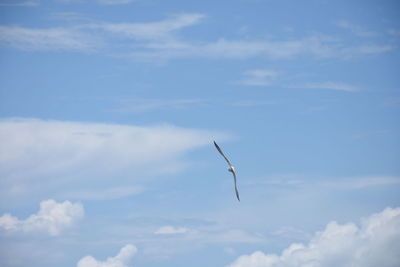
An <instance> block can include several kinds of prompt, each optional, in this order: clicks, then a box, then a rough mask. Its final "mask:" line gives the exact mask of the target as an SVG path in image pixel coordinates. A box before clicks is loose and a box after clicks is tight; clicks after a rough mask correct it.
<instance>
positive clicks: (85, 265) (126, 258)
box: [76, 244, 138, 267]
mask: <svg viewBox="0 0 400 267" xmlns="http://www.w3.org/2000/svg"><path fill="white" fill-rule="evenodd" d="M137 251H138V250H137V248H136V247H135V246H134V245H132V244H128V245H125V246H124V247H123V248H121V250H120V251H119V252H118V254H117V255H116V256H115V257H109V258H107V259H106V260H105V261H99V260H96V259H95V258H94V257H92V256H85V257H83V258H82V259H80V260H79V262H78V264H77V265H76V266H77V267H100V266H101V267H128V266H131V264H130V263H131V261H132V258H133V256H135V254H136V253H137Z"/></svg>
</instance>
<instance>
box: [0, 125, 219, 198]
mask: <svg viewBox="0 0 400 267" xmlns="http://www.w3.org/2000/svg"><path fill="white" fill-rule="evenodd" d="M217 137H218V138H221V139H224V138H226V137H227V135H225V134H222V133H219V132H212V131H206V130H197V129H187V128H180V127H175V126H172V125H160V126H148V127H141V126H132V125H118V124H104V123H83V122H68V121H51V120H50V121H48V120H39V119H3V120H0V146H1V147H2V149H1V152H0V175H1V177H2V179H1V181H0V184H1V186H0V191H1V194H0V198H1V199H3V200H4V199H7V200H8V201H9V202H10V201H11V202H12V201H13V200H15V201H19V200H20V199H21V198H23V197H28V196H31V195H32V194H37V193H43V192H48V193H51V192H52V194H56V193H55V192H57V194H67V193H69V192H71V191H72V189H73V188H74V190H75V191H76V192H77V194H78V193H79V192H80V190H81V191H82V192H81V193H85V192H86V193H87V197H88V198H90V197H91V198H101V197H103V198H104V197H106V198H107V197H108V198H110V197H117V196H123V195H127V194H132V193H134V191H135V189H134V188H130V190H127V191H124V190H121V189H118V187H119V186H126V185H129V186H135V185H133V184H132V181H134V180H135V179H136V180H137V179H139V178H140V177H142V176H149V175H150V176H156V175H159V174H160V173H175V172H178V171H180V170H182V168H183V166H185V161H184V160H183V159H182V158H181V155H183V154H184V153H186V152H188V151H190V150H191V149H194V148H196V147H201V146H204V145H208V144H210V142H211V141H210V140H213V138H217ZM54 176H57V179H54ZM37 181H41V182H40V183H38V182H37ZM65 181H68V183H66V184H67V185H66V186H65V185H64V182H65ZM92 183H94V184H95V185H96V186H93V185H92ZM60 184H63V186H60ZM88 185H91V186H90V187H88ZM110 188H113V189H110ZM89 189H90V190H89ZM92 190H95V191H98V194H95V193H90V192H91V191H92ZM12 199H13V200H12Z"/></svg>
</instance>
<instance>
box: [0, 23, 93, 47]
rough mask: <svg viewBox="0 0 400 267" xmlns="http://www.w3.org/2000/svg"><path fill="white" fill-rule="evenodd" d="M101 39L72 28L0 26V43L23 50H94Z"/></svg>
mask: <svg viewBox="0 0 400 267" xmlns="http://www.w3.org/2000/svg"><path fill="white" fill-rule="evenodd" d="M99 42H100V40H99V39H98V38H96V37H94V36H91V35H85V34H84V33H83V32H80V31H78V30H76V29H72V28H62V27H60V28H47V29H34V28H26V27H20V26H0V44H3V45H6V46H11V47H15V48H18V49H22V50H43V51H47V50H52V51H57V50H68V51H79V52H93V51H94V50H95V49H97V48H96V47H98V45H99Z"/></svg>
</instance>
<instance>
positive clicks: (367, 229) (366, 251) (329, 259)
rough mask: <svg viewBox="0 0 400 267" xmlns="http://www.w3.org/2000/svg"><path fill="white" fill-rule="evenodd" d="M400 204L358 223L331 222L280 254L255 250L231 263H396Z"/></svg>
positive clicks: (363, 266)
mask: <svg viewBox="0 0 400 267" xmlns="http://www.w3.org/2000/svg"><path fill="white" fill-rule="evenodd" d="M399 229H400V208H386V209H385V210H383V211H382V212H380V213H377V214H373V215H371V216H369V217H368V218H366V219H363V220H361V223H360V224H359V225H357V224H355V223H347V224H339V223H337V222H330V223H329V224H328V225H327V226H326V228H325V229H324V230H323V231H322V232H317V233H316V234H315V235H314V237H313V238H312V239H311V240H310V242H309V243H308V244H301V243H294V244H291V245H290V246H289V247H288V248H286V249H285V250H283V252H282V253H281V255H277V254H266V253H263V252H261V251H256V252H254V253H253V254H250V255H243V256H240V257H239V258H238V259H237V260H236V261H235V262H233V263H232V264H231V265H229V266H230V267H241V266H243V267H244V266H246V267H289V266H293V267H295V266H308V267H331V266H332V267H334V266H352V267H373V266H382V267H396V266H398V264H399V262H400V254H399V253H398V252H399V251H400V231H399Z"/></svg>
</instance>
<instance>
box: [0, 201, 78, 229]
mask: <svg viewBox="0 0 400 267" xmlns="http://www.w3.org/2000/svg"><path fill="white" fill-rule="evenodd" d="M83 216H84V209H83V206H82V204H80V203H71V202H69V201H64V202H62V203H57V202H56V201H54V200H52V199H49V200H45V201H42V202H41V203H40V210H39V212H38V213H37V214H32V215H31V216H29V217H28V218H27V219H25V220H19V219H18V218H16V217H14V216H12V215H10V214H4V215H3V216H1V217H0V227H2V228H3V229H4V230H6V231H22V232H38V231H39V232H48V233H49V234H50V235H52V236H57V235H59V234H60V233H61V231H63V230H64V229H66V228H69V227H71V226H72V225H73V224H74V223H75V222H76V221H77V220H79V219H81V218H82V217H83Z"/></svg>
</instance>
